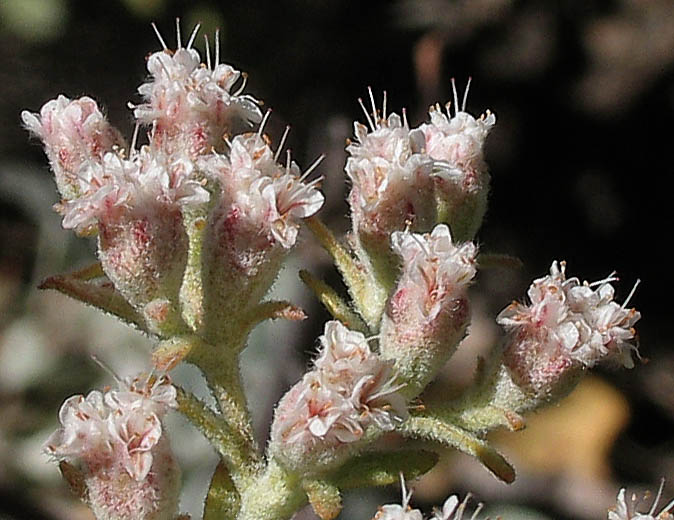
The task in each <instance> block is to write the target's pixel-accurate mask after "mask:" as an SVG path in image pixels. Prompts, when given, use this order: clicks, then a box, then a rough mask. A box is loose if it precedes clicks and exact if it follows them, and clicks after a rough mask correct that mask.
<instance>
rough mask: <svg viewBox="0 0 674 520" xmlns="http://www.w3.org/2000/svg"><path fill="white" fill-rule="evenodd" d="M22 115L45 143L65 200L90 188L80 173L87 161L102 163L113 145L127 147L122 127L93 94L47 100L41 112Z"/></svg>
mask: <svg viewBox="0 0 674 520" xmlns="http://www.w3.org/2000/svg"><path fill="white" fill-rule="evenodd" d="M21 119H22V120H23V123H24V125H25V126H26V128H27V129H28V130H30V132H32V133H33V134H35V135H36V136H37V137H39V138H40V139H41V140H42V142H43V143H44V148H45V153H46V154H47V157H48V158H49V163H50V164H51V167H52V170H53V171H54V176H55V179H56V185H57V187H58V190H59V193H60V194H61V197H62V199H63V200H72V199H76V198H77V197H79V196H80V195H82V193H83V192H84V191H86V187H83V186H82V185H81V183H82V181H81V179H80V178H79V176H78V173H79V171H80V169H81V168H82V166H83V165H86V164H88V163H100V162H101V161H102V160H103V156H104V155H105V154H106V153H107V152H110V151H112V149H113V147H115V146H119V147H124V139H123V138H122V136H121V134H120V133H119V131H118V130H117V129H116V128H115V127H113V126H112V125H111V124H110V123H109V122H108V121H107V119H106V118H105V116H103V114H102V113H101V111H100V109H99V108H98V105H97V104H96V102H95V101H94V100H93V99H91V98H89V97H82V98H79V99H75V100H70V99H68V98H67V97H65V96H59V97H58V98H56V99H52V100H51V101H48V102H47V103H45V105H44V106H43V107H42V108H41V109H40V113H39V114H33V113H30V112H28V111H27V110H24V111H23V112H22V113H21Z"/></svg>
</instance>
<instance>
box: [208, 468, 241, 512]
mask: <svg viewBox="0 0 674 520" xmlns="http://www.w3.org/2000/svg"><path fill="white" fill-rule="evenodd" d="M240 507H241V498H240V496H239V493H238V491H237V490H236V488H235V487H234V482H233V481H232V477H231V475H230V474H229V470H228V469H227V466H226V465H225V463H224V462H223V461H220V463H219V464H218V465H217V467H216V468H215V472H214V473H213V478H212V479H211V485H210V486H209V488H208V494H207V495H206V503H205V504H204V520H234V519H235V518H236V515H237V514H238V513H239V509H240Z"/></svg>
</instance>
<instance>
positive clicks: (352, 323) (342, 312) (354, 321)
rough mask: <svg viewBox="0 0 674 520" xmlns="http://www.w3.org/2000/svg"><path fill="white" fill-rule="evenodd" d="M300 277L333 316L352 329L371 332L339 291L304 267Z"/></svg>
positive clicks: (366, 332) (365, 332)
mask: <svg viewBox="0 0 674 520" xmlns="http://www.w3.org/2000/svg"><path fill="white" fill-rule="evenodd" d="M300 278H301V279H302V281H303V282H304V283H305V284H306V285H307V287H309V289H311V291H312V292H313V293H314V295H315V296H316V298H317V299H318V301H320V302H321V303H322V304H323V305H324V306H325V308H326V309H327V310H328V312H329V313H330V314H332V317H333V318H335V319H337V320H339V321H341V322H342V323H344V325H346V326H347V327H349V328H350V329H352V330H357V331H359V332H362V333H364V334H368V335H369V334H370V330H369V329H368V327H367V325H365V322H364V321H363V320H362V319H361V318H360V316H358V314H356V313H355V312H353V310H352V309H351V307H350V306H349V305H348V304H347V303H346V302H345V301H344V300H343V299H342V297H341V296H340V295H339V294H337V291H335V290H334V289H333V288H332V287H330V286H329V285H328V284H327V283H325V282H324V281H323V280H319V279H318V278H316V277H315V276H314V275H312V274H311V273H310V272H309V271H305V270H304V269H303V270H301V271H300Z"/></svg>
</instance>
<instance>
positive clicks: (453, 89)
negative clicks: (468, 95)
mask: <svg viewBox="0 0 674 520" xmlns="http://www.w3.org/2000/svg"><path fill="white" fill-rule="evenodd" d="M452 93H453V94H454V115H456V114H457V113H458V110H459V93H458V92H457V91H456V80H455V79H454V78H452Z"/></svg>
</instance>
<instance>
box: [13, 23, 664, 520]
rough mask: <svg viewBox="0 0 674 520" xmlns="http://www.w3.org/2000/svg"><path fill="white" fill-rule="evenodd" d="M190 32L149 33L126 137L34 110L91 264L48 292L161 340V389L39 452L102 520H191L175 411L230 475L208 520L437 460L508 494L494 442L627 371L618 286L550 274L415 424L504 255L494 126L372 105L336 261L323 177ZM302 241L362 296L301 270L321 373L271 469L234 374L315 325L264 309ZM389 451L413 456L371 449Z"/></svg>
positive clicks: (449, 108) (137, 392)
mask: <svg viewBox="0 0 674 520" xmlns="http://www.w3.org/2000/svg"><path fill="white" fill-rule="evenodd" d="M198 29H199V28H198V27H197V28H195V30H194V31H193V32H192V34H191V36H190V38H189V41H187V43H186V45H183V43H182V42H181V34H180V27H179V25H178V30H177V45H176V49H175V50H172V49H170V48H169V47H168V45H167V44H166V43H165V42H164V40H163V39H162V37H161V35H160V33H159V31H157V30H156V27H155V31H156V33H157V37H158V39H159V42H160V43H161V46H162V48H161V49H160V50H159V51H157V52H154V53H152V54H151V55H150V56H149V57H148V58H147V70H148V72H149V76H148V79H147V81H146V82H145V83H143V84H142V85H141V86H140V87H139V88H138V93H139V95H140V97H141V98H142V101H141V102H140V103H139V104H136V105H130V106H131V108H132V110H133V116H134V118H135V119H136V126H135V131H134V132H133V135H132V137H131V139H130V141H127V140H126V138H125V137H124V136H123V134H122V133H121V132H120V131H119V130H117V129H116V128H114V127H113V126H112V125H111V124H110V123H109V122H108V120H107V119H106V117H105V115H104V113H103V111H102V110H101V109H100V107H99V106H98V104H97V103H96V102H95V101H94V100H93V99H91V98H89V97H81V98H78V99H69V98H67V97H65V96H63V95H61V96H58V97H57V98H56V99H54V100H52V101H49V102H47V103H46V104H45V105H44V106H43V107H42V108H41V110H40V111H39V113H31V112H28V111H25V112H23V114H22V119H23V122H24V125H25V126H26V128H27V129H28V130H29V131H30V132H31V133H32V134H33V135H34V136H36V137H38V138H39V139H40V140H41V141H42V142H43V144H44V148H45V152H46V154H47V157H48V159H49V162H50V165H51V168H52V170H53V172H54V175H55V179H56V185H57V188H58V191H59V193H60V196H61V202H60V203H59V204H57V205H56V208H55V209H56V211H58V212H59V213H60V214H61V215H62V216H63V227H64V228H66V229H72V230H73V231H74V232H75V233H76V234H78V235H80V236H86V237H95V238H96V240H97V244H98V253H97V254H98V262H97V263H94V264H93V265H91V266H90V267H87V268H85V269H82V270H79V271H77V272H74V273H70V274H64V275H58V276H53V277H50V278H48V279H47V280H45V281H44V282H43V283H42V288H46V289H55V290H58V291H60V292H62V293H64V294H66V295H68V296H70V297H72V298H75V299H77V300H80V301H82V302H84V303H86V304H89V305H92V306H94V307H97V308H98V309H100V310H101V311H103V312H106V313H108V314H111V315H113V316H116V317H117V318H119V319H120V320H122V321H124V322H126V323H128V324H130V325H131V326H134V327H135V328H137V329H138V330H139V331H140V332H142V333H144V334H146V335H148V336H149V337H151V338H152V339H153V340H154V343H155V346H154V349H153V351H152V353H151V360H152V363H153V365H154V370H153V372H152V373H151V374H140V375H137V376H135V377H133V378H130V379H128V380H124V381H119V382H118V387H117V388H116V389H108V390H105V391H103V392H100V391H97V390H93V391H91V392H90V393H89V394H88V395H87V396H86V397H85V396H82V395H78V396H74V397H71V398H69V399H68V400H66V402H65V403H64V404H63V406H62V407H61V411H60V413H59V420H60V427H59V429H58V430H57V432H56V433H54V434H53V435H52V437H51V438H50V439H49V440H48V441H47V443H46V445H45V448H44V449H45V451H46V452H47V454H48V455H49V456H50V457H51V458H52V459H53V460H55V461H57V462H59V463H60V468H61V471H62V473H63V475H64V477H65V478H66V480H67V481H68V482H69V483H70V485H71V487H72V488H73V489H74V490H75V491H76V492H77V493H78V494H79V496H80V497H81V498H82V500H83V501H85V502H86V503H87V504H88V505H89V507H90V508H91V509H92V511H93V512H94V514H95V516H96V518H98V519H102V520H108V519H110V520H113V519H114V520H132V519H133V520H138V519H155V520H159V519H168V520H173V519H177V518H186V516H185V515H182V516H181V515H179V512H178V510H177V509H178V500H177V497H178V494H179V487H180V471H179V468H178V466H177V464H176V462H175V459H174V457H173V455H172V454H171V450H170V446H169V443H168V439H167V436H166V432H165V431H164V424H163V418H164V416H165V414H166V413H167V412H169V410H172V409H175V410H178V411H179V412H180V413H182V414H184V415H185V416H186V417H187V418H188V419H189V420H190V421H192V422H193V423H194V425H195V426H196V427H197V428H198V429H200V431H201V432H202V433H203V435H204V436H205V437H206V438H207V439H208V440H209V441H210V442H211V444H212V445H213V447H214V448H215V450H216V451H217V453H218V454H219V456H220V463H219V465H218V467H217V469H216V471H215V474H214V475H213V479H212V481H211V484H210V489H209V491H208V495H207V497H206V499H205V506H204V518H206V519H209V520H210V519H231V520H234V519H237V520H282V519H288V518H290V517H292V516H293V514H294V513H295V512H296V511H298V510H299V509H300V508H302V507H303V506H304V505H305V504H306V503H310V504H311V505H312V506H313V509H314V511H315V512H316V513H317V514H318V515H319V516H320V517H321V518H322V519H324V520H329V519H332V518H335V517H337V515H338V514H339V512H340V510H341V492H342V491H343V490H346V489H350V488H355V487H365V486H375V485H387V484H391V483H394V482H396V481H397V479H398V476H399V475H400V474H401V473H402V474H404V476H405V478H407V479H411V478H415V477H417V476H419V475H421V474H423V473H425V472H427V471H428V470H430V469H431V468H432V467H433V465H434V464H435V463H436V461H437V456H436V454H435V452H434V451H435V450H437V449H438V448H441V447H453V448H456V449H458V450H460V451H462V452H464V453H467V454H470V455H472V456H474V457H476V458H477V459H478V460H479V461H480V462H481V463H482V464H483V465H484V466H485V467H486V469H487V470H488V471H490V472H491V473H493V475H494V476H495V477H496V478H498V479H501V480H503V481H505V482H508V483H509V482H512V481H513V480H514V479H515V471H514V469H513V468H512V467H511V465H510V464H509V463H508V462H507V461H506V460H505V459H504V458H503V456H501V455H500V454H499V453H498V452H497V451H496V450H495V449H494V448H493V447H491V446H490V445H489V443H488V442H487V440H486V434H487V433H488V432H490V431H491V430H494V429H496V428H502V427H505V428H508V429H510V430H513V431H515V430H520V429H522V428H523V427H524V425H525V419H524V418H523V414H525V413H527V412H531V411H534V410H537V409H539V408H541V407H543V406H546V405H549V404H551V403H554V402H556V401H558V400H559V399H561V398H562V397H564V396H565V395H566V394H568V393H569V392H570V391H571V390H572V389H573V388H574V386H575V385H576V384H577V382H578V380H579V379H580V377H582V375H583V374H584V373H585V372H586V371H587V370H588V369H589V368H591V367H593V366H594V365H596V364H598V363H602V362H606V361H614V362H617V363H619V364H621V365H623V366H625V367H627V368H631V367H632V366H633V365H634V363H633V355H634V354H635V353H636V346H635V336H636V332H635V330H634V328H633V327H634V325H635V323H636V322H637V321H638V320H639V317H640V315H639V312H638V311H636V310H635V309H633V308H629V307H628V301H629V298H628V299H627V301H625V302H624V303H622V304H620V303H617V302H616V301H614V288H613V285H612V284H613V282H615V281H616V280H617V278H615V277H614V276H609V277H608V278H606V279H604V280H599V281H597V282H593V283H588V282H582V281H580V279H578V278H575V277H569V276H567V273H566V264H565V263H564V262H557V261H555V262H552V266H551V268H550V272H549V273H548V274H545V275H544V276H542V277H541V278H538V279H536V280H534V281H533V283H532V284H531V287H530V288H529V291H528V298H527V300H526V301H522V302H517V303H513V304H511V305H509V306H508V307H506V308H505V309H504V310H503V311H502V312H501V313H500V314H499V315H498V317H497V318H496V319H497V322H498V323H499V324H501V325H502V326H503V328H504V329H505V340H504V342H503V344H502V345H499V346H497V347H496V348H494V350H493V351H492V352H491V354H490V355H489V356H488V358H487V359H486V360H485V361H484V363H482V365H481V369H480V370H479V371H478V374H477V376H476V378H475V380H474V382H473V383H472V385H471V386H470V388H469V389H468V390H467V391H466V392H465V393H464V394H463V395H462V396H460V397H458V398H456V399H453V400H450V401H448V402H445V403H444V404H442V405H441V406H437V407H429V406H423V405H422V403H423V398H422V397H420V396H421V395H422V392H423V390H424V388H425V387H426V386H427V385H428V384H429V383H430V382H431V381H432V380H433V379H434V377H435V376H436V374H437V373H438V371H439V370H440V369H441V367H442V366H443V365H444V364H445V362H446V361H447V360H448V359H449V358H450V357H451V356H452V354H453V353H454V352H455V351H456V349H457V347H458V346H459V345H460V343H461V341H462V340H463V339H464V337H465V335H466V331H467V329H468V327H469V326H470V315H471V314H470V293H469V292H468V289H469V287H470V285H471V283H472V282H473V280H474V279H475V277H476V275H477V273H478V271H479V270H480V268H481V267H486V266H487V265H488V264H492V265H493V264H494V263H495V262H497V261H498V258H502V257H499V256H495V255H492V256H490V255H488V254H484V253H478V247H477V245H476V243H475V235H476V233H477V231H478V229H479V227H480V224H481V222H482V218H483V216H484V214H485V210H486V206H487V195H488V192H489V173H488V171H487V167H486V163H485V160H484V152H483V150H484V144H485V139H486V138H487V136H488V134H489V131H490V129H491V128H492V127H493V126H494V124H495V123H496V118H495V116H494V114H492V113H490V112H486V113H485V114H484V115H482V116H481V117H477V118H476V117H474V116H473V115H471V114H469V113H468V112H466V96H465V95H464V97H463V100H462V102H461V103H460V102H459V99H458V95H457V92H456V87H454V99H453V102H451V103H447V105H446V106H445V107H444V108H441V107H440V106H439V105H436V106H433V107H431V109H430V112H429V120H428V121H427V122H425V123H423V124H421V125H420V126H418V127H414V128H412V127H410V123H409V122H408V120H407V117H406V115H405V112H404V111H403V112H402V115H399V114H397V113H387V106H386V95H385V94H384V99H383V106H382V108H381V109H378V108H377V106H376V103H375V100H374V95H373V93H372V92H371V91H370V92H369V98H370V104H371V108H368V109H366V108H365V105H364V104H363V102H362V100H361V102H360V103H361V106H362V107H363V112H364V118H365V124H361V123H359V122H356V123H355V125H354V136H355V137H354V139H353V140H352V141H350V142H349V144H348V146H347V148H346V150H347V152H348V160H347V162H346V166H345V170H346V176H347V177H348V179H349V181H350V185H351V191H350V193H349V196H348V203H349V206H350V216H351V224H352V228H351V231H350V232H349V233H348V236H347V237H346V239H345V240H344V241H341V240H338V239H337V238H335V236H334V235H333V234H332V233H331V232H330V231H329V230H328V229H327V227H326V226H325V225H324V224H323V223H322V222H321V220H320V219H319V217H318V216H317V213H318V211H319V210H320V209H321V206H322V205H323V202H324V197H323V194H322V193H321V191H320V189H319V183H320V177H315V176H314V175H313V171H314V169H315V168H316V167H317V166H318V164H319V162H320V159H319V160H317V161H316V162H315V163H314V164H313V165H311V166H309V167H308V168H306V169H304V170H302V169H301V168H300V166H299V165H297V164H296V163H295V162H294V161H293V160H292V158H291V157H290V154H289V153H287V154H285V153H283V145H284V141H285V137H286V134H284V136H283V138H282V139H281V141H280V142H279V143H278V144H277V145H275V144H274V143H273V142H272V141H271V140H270V139H269V137H267V135H266V134H265V133H264V129H265V123H266V121H267V119H268V117H269V112H267V113H266V114H265V113H263V112H262V110H261V108H260V105H261V103H260V102H259V101H258V100H257V99H256V98H255V97H253V96H251V95H249V94H245V93H244V87H245V83H246V75H245V74H243V73H241V72H240V71H238V70H236V69H234V68H233V67H231V66H230V65H227V64H224V63H220V56H219V46H218V38H217V33H216V39H215V52H214V55H213V56H212V55H211V53H210V50H209V44H208V39H206V56H205V63H204V62H203V61H202V57H201V56H200V55H199V53H198V52H197V51H196V50H195V49H194V48H193V43H194V39H195V38H196V35H197V32H198ZM467 92H468V89H467V88H466V94H467ZM144 135H146V136H147V139H145V138H142V136H144ZM139 136H141V139H140V140H142V141H147V144H143V145H142V146H139V145H138V142H139ZM312 177H313V179H312ZM302 224H305V225H306V226H307V227H308V228H309V230H311V232H312V233H313V235H314V236H315V238H316V239H317V240H318V241H319V242H320V243H321V244H322V246H323V247H324V248H325V249H326V251H327V253H328V254H329V255H330V256H331V257H332V260H333V261H334V264H335V266H336V267H337V269H338V270H339V272H340V273H341V275H342V277H343V279H344V282H345V284H346V286H347V288H348V296H349V299H348V301H347V300H345V299H343V298H342V297H341V296H340V295H339V294H338V293H337V291H335V290H334V289H333V288H331V287H329V286H328V285H327V284H326V283H324V282H323V281H321V280H320V279H317V278H316V277H314V276H313V275H311V274H310V273H308V272H306V271H302V272H301V273H300V276H301V278H302V280H303V281H304V282H305V283H306V284H307V285H308V286H309V287H310V288H311V289H312V290H313V292H314V293H315V294H316V296H317V298H318V299H319V300H320V301H321V302H322V303H323V304H324V305H325V306H326V307H327V309H328V311H329V312H330V313H331V314H332V316H333V320H332V321H329V322H328V323H326V324H325V329H324V332H323V334H322V335H321V336H320V338H319V339H318V341H319V344H320V351H319V353H318V356H317V358H316V359H315V361H314V362H313V365H312V367H311V368H310V369H309V370H308V372H307V373H306V374H305V375H304V376H303V377H302V379H301V380H300V381H298V382H297V383H296V384H295V385H294V386H293V387H292V388H291V389H290V390H288V392H287V393H286V394H285V396H283V397H282V398H281V400H280V401H279V403H278V405H277V407H276V411H275V415H274V419H273V423H272V424H271V429H270V431H271V435H270V441H269V443H268V445H267V446H266V448H265V449H262V447H260V446H258V445H257V443H256V441H255V439H254V436H253V429H252V426H251V419H250V414H249V410H248V405H247V402H246V396H245V394H244V392H243V386H242V381H241V378H240V371H239V356H240V354H241V352H242V350H243V349H244V348H245V347H246V343H247V338H248V336H249V334H250V332H251V330H252V329H253V328H254V327H255V326H256V325H257V324H259V323H260V322H262V321H264V320H269V319H276V318H283V319H288V320H301V319H303V318H304V317H305V315H304V313H303V311H302V310H301V309H299V308H297V307H296V306H294V305H293V304H292V303H290V302H287V301H271V300H266V299H265V296H266V294H267V293H268V291H269V289H270V287H271V285H272V284H273V282H274V280H275V278H276V277H277V275H278V273H279V270H280V269H281V267H282V265H283V262H284V260H285V259H286V258H287V256H288V253H289V252H290V251H291V250H292V249H293V247H294V245H295V243H296V241H297V235H298V230H299V227H300V226H301V225H302ZM630 296H631V295H630ZM179 363H191V364H193V365H195V366H196V367H198V368H199V369H200V370H201V372H202V374H203V376H204V378H205V380H206V382H207V384H208V387H209V389H210V392H211V393H212V395H213V397H214V398H215V403H216V405H215V406H213V407H211V406H209V405H207V404H205V403H204V402H202V401H201V400H200V399H199V398H197V397H196V396H194V395H192V394H190V393H189V392H187V391H185V390H183V389H181V388H178V387H176V386H174V385H173V384H172V383H171V380H170V378H169V375H168V372H170V371H171V369H173V368H174V367H175V366H176V365H177V364H179ZM390 432H393V433H395V434H398V435H399V436H401V437H403V438H405V439H414V440H415V441H417V442H416V443H415V446H422V448H416V449H411V448H404V449H396V450H391V451H383V450H382V449H381V448H380V447H376V446H379V444H375V441H377V440H378V439H379V438H380V437H382V435H384V434H387V433H390ZM408 502H409V495H408V494H407V492H405V491H404V492H403V504H402V505H401V506H400V505H389V506H383V507H382V508H381V509H380V511H379V513H376V518H377V519H379V520H394V519H396V520H397V519H406V520H411V519H414V520H418V519H421V518H422V516H421V513H420V512H419V511H418V510H413V509H411V508H410V507H409V505H408ZM631 507H632V506H631V505H630V504H627V503H626V502H625V499H624V492H622V493H621V495H620V497H619V503H618V508H617V510H616V511H615V512H612V513H611V516H610V518H612V519H621V520H625V519H631V518H652V517H653V513H651V514H650V516H644V515H641V514H634V513H632V512H631V509H630V508H631ZM465 508H466V501H464V502H463V503H461V504H459V501H458V499H457V498H456V497H454V496H453V497H450V498H449V499H448V500H447V502H446V503H445V504H444V506H443V508H442V510H438V511H437V512H436V513H435V516H433V519H435V520H440V519H442V520H450V519H453V520H459V519H461V518H462V516H463V512H464V509H465ZM669 509H671V505H670V506H668V507H667V508H666V511H663V512H662V513H660V515H659V516H658V517H657V518H664V517H666V516H669V515H668V513H667V511H669ZM373 514H374V513H373ZM476 515H477V513H476V514H475V515H473V518H476Z"/></svg>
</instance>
